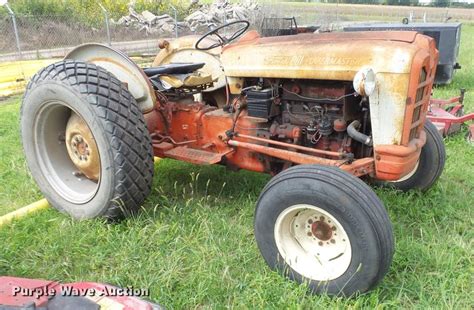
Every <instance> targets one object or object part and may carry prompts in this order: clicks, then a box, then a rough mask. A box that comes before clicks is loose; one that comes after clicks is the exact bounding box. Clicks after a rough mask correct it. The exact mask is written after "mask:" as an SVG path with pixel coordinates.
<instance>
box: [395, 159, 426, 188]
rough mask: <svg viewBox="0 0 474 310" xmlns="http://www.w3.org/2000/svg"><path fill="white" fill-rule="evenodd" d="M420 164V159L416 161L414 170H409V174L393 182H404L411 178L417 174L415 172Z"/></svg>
mask: <svg viewBox="0 0 474 310" xmlns="http://www.w3.org/2000/svg"><path fill="white" fill-rule="evenodd" d="M419 165H420V161H419V160H418V161H417V162H416V165H415V168H413V170H412V171H410V172H409V173H408V174H407V175H405V176H404V177H403V178H401V179H399V180H396V181H392V183H398V182H403V181H406V180H408V179H409V178H411V177H412V176H413V175H414V174H415V172H416V170H417V169H418V166H419Z"/></svg>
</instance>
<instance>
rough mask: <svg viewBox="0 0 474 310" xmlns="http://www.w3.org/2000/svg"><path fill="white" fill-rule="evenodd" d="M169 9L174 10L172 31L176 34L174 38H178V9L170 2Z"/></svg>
mask: <svg viewBox="0 0 474 310" xmlns="http://www.w3.org/2000/svg"><path fill="white" fill-rule="evenodd" d="M170 7H171V9H172V10H173V11H174V33H175V36H176V39H177V38H178V10H176V8H175V7H174V6H173V5H171V4H170Z"/></svg>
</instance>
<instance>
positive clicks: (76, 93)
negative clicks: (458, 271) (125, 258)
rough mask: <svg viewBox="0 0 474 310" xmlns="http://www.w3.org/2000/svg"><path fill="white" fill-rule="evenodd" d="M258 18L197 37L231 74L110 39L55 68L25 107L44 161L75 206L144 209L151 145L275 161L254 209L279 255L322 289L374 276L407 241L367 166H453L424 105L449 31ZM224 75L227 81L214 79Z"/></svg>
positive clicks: (64, 205) (68, 205)
mask: <svg viewBox="0 0 474 310" xmlns="http://www.w3.org/2000/svg"><path fill="white" fill-rule="evenodd" d="M248 26H249V23H248V22H246V21H240V22H234V23H231V24H226V25H224V26H221V27H219V28H216V29H215V30H212V31H210V32H209V33H207V34H206V35H204V36H203V37H202V38H200V39H199V40H198V41H197V42H196V45H195V48H194V49H193V50H194V51H201V50H214V51H215V50H216V49H219V50H220V55H219V62H220V63H221V64H222V68H221V69H220V70H221V71H222V72H223V77H219V76H212V74H209V73H206V72H205V71H204V70H202V67H204V66H206V63H199V62H196V63H169V64H166V65H162V66H156V67H151V68H145V69H142V68H140V67H138V66H137V65H136V64H135V63H134V62H132V61H131V60H130V59H129V58H128V57H127V56H125V55H124V54H122V53H121V52H118V51H116V50H113V49H111V48H109V47H106V46H103V45H99V44H87V45H83V46H79V47H77V48H76V49H75V50H73V51H72V52H71V53H70V54H69V55H67V57H66V59H65V60H63V61H60V62H58V63H55V64H52V65H50V66H48V67H46V68H44V69H42V70H41V71H40V72H39V73H38V74H36V75H35V76H34V77H33V78H32V80H31V81H30V83H29V85H28V87H27V90H26V94H25V96H24V99H23V104H22V109H21V131H22V140H23V146H24V151H25V154H26V158H27V161H28V165H29V168H30V170H31V173H32V175H33V177H34V179H35V180H36V182H37V183H38V186H39V188H40V189H41V191H42V192H43V193H44V195H45V197H46V198H47V200H48V201H49V202H50V204H51V205H52V206H54V207H55V208H57V209H58V210H60V211H62V212H65V213H67V214H70V215H71V216H72V217H74V218H77V219H87V218H94V217H106V218H112V219H114V218H120V217H123V216H124V215H127V214H129V213H132V212H134V211H136V210H138V209H139V207H140V206H141V204H142V203H143V201H144V199H145V198H146V197H147V195H148V194H149V193H150V190H151V186H152V180H153V172H154V165H153V156H159V157H162V158H173V159H177V160H182V161H186V162H191V163H195V164H201V165H209V164H221V165H225V166H227V167H229V168H231V169H247V170H252V171H257V172H263V173H268V174H271V175H273V176H274V177H273V178H272V179H271V181H270V182H269V183H268V184H267V185H266V186H265V188H264V189H263V190H262V192H261V195H260V197H259V199H258V202H257V206H256V211H255V238H256V241H257V244H258V247H259V249H260V251H261V253H262V256H263V258H264V259H265V261H266V262H267V264H268V265H269V266H270V267H271V268H273V269H275V270H278V271H281V272H282V273H284V274H285V275H287V276H288V277H289V278H291V279H293V280H296V281H298V282H301V283H303V282H304V283H308V285H309V287H310V289H311V291H313V292H314V293H327V294H331V295H346V296H348V295H352V294H354V293H356V292H364V291H367V290H369V289H371V288H373V287H374V286H375V285H376V284H377V283H378V282H380V280H381V279H382V278H383V276H384V275H385V274H386V273H387V271H388V269H389V266H390V263H391V260H392V256H393V247H394V241H393V233H392V226H391V223H390V219H389V217H388V214H387V211H386V210H385V208H384V206H383V204H382V202H381V201H380V199H379V198H378V197H377V196H376V194H375V193H374V192H373V190H372V189H371V188H370V187H369V186H367V185H366V183H364V182H363V181H362V180H361V178H363V179H364V180H366V181H371V182H375V183H378V184H380V185H387V186H392V187H395V188H399V189H401V190H409V189H413V188H414V189H419V190H427V189H428V188H430V187H431V186H432V185H433V183H434V182H435V181H436V180H437V179H438V177H439V176H440V174H441V173H442V170H443V166H444V162H445V150H444V144H443V141H442V138H441V136H440V135H439V133H438V131H437V130H436V128H435V127H434V126H433V125H432V124H431V123H430V122H429V121H427V120H426V115H427V109H428V103H429V100H430V94H431V88H432V85H433V78H434V76H435V68H436V64H437V58H438V52H437V50H436V47H435V43H434V41H433V40H432V39H431V38H429V37H427V36H424V35H421V34H418V33H416V32H395V31H393V32H358V33H324V34H298V35H293V36H281V37H274V38H262V37H260V36H259V34H258V33H257V32H255V31H247V29H248ZM238 37H240V39H238V40H237V38H238ZM196 53H197V52H196ZM217 74H218V75H219V74H221V73H219V72H218V73H217ZM218 83H221V84H222V86H223V88H222V89H223V93H222V94H221V95H211V96H210V95H209V92H207V93H206V90H209V89H212V88H213V87H216V84H218ZM170 181H171V180H170Z"/></svg>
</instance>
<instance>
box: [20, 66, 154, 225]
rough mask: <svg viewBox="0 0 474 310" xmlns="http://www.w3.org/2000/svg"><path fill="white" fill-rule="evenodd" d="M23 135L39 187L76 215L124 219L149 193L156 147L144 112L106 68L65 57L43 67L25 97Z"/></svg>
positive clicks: (61, 208)
mask: <svg viewBox="0 0 474 310" xmlns="http://www.w3.org/2000/svg"><path fill="white" fill-rule="evenodd" d="M21 136H22V142H23V148H24V151H25V155H26V160H27V162H28V166H29V168H30V171H31V174H32V176H33V178H34V179H35V181H36V183H37V184H38V186H39V188H40V190H41V191H42V193H43V194H44V196H45V197H46V199H47V200H48V201H49V203H50V204H51V205H52V206H53V207H55V208H56V209H58V210H60V211H62V212H65V213H67V214H69V215H71V216H72V217H74V218H76V219H87V218H94V217H106V218H110V219H116V218H121V217H123V216H125V215H128V214H130V213H133V212H135V211H137V210H138V209H139V207H140V206H141V204H142V202H143V201H144V200H145V198H146V197H147V195H148V194H149V193H150V190H151V185H152V180H153V170H154V169H153V168H154V167H153V150H152V146H151V139H150V136H149V133H148V130H147V128H146V125H145V121H144V118H143V114H142V113H141V111H140V110H139V108H138V106H137V103H136V101H135V99H134V98H133V96H132V95H131V94H130V93H129V91H128V90H127V89H126V87H125V86H124V85H123V84H122V83H121V82H120V81H119V80H118V79H117V78H115V77H114V76H113V75H112V74H111V73H109V72H108V71H106V70H104V69H103V68H101V67H98V66H96V65H93V64H89V63H84V62H78V61H71V60H66V61H61V62H58V63H55V64H52V65H50V66H48V67H46V68H44V69H42V70H41V71H40V72H39V73H37V74H36V75H35V76H34V77H33V78H32V80H31V81H30V83H29V84H28V87H27V90H26V93H25V96H24V98H23V104H22V107H21Z"/></svg>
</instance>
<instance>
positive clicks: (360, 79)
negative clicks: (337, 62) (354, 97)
mask: <svg viewBox="0 0 474 310" xmlns="http://www.w3.org/2000/svg"><path fill="white" fill-rule="evenodd" d="M353 85H354V89H355V91H356V92H357V93H358V94H359V95H361V96H370V95H372V94H373V92H374V90H375V72H374V70H372V69H371V68H364V69H361V70H359V72H357V73H356V75H355V77H354V82H353Z"/></svg>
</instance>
